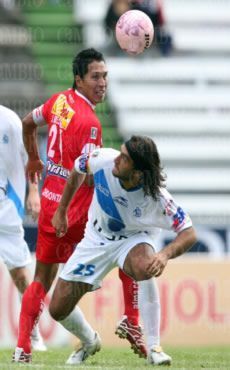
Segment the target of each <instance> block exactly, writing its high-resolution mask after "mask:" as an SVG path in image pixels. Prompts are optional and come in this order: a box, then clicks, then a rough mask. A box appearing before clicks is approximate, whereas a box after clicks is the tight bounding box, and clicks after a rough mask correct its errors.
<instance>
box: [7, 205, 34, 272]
mask: <svg viewBox="0 0 230 370" xmlns="http://www.w3.org/2000/svg"><path fill="white" fill-rule="evenodd" d="M0 258H1V259H2V260H3V262H4V263H5V264H6V266H7V268H8V270H12V269H14V268H17V267H24V266H26V265H28V264H29V263H30V262H31V256H30V251H29V248H28V246H27V244H26V242H25V240H24V230H23V226H22V220H21V218H20V216H19V215H18V212H17V210H16V207H15V205H14V203H13V201H12V200H11V199H8V198H5V199H3V200H1V201H0Z"/></svg>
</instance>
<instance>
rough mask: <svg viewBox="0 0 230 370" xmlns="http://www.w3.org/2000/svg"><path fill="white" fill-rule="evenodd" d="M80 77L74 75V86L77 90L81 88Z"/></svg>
mask: <svg viewBox="0 0 230 370" xmlns="http://www.w3.org/2000/svg"><path fill="white" fill-rule="evenodd" d="M81 81H82V80H81V77H80V76H79V75H76V76H75V83H76V86H77V88H79V87H81Z"/></svg>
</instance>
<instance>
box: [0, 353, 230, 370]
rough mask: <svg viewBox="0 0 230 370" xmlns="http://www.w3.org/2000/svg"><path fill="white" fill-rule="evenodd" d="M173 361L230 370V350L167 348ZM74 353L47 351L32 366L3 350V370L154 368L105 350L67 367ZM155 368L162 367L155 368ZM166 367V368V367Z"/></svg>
mask: <svg viewBox="0 0 230 370" xmlns="http://www.w3.org/2000/svg"><path fill="white" fill-rule="evenodd" d="M165 351H167V352H168V353H169V354H170V355H171V356H172V358H173V363H172V365H171V367H170V370H174V369H184V370H190V369H191V370H196V369H208V370H212V369H217V370H222V369H223V370H224V369H226V370H229V369H230V351H229V348H227V347H209V348H208V347H205V348H165ZM70 353H71V349H69V348H65V349H57V348H55V349H49V350H48V351H47V352H44V353H41V352H40V353H39V352H35V353H34V354H33V362H32V364H15V363H11V355H12V351H11V350H8V349H7V350H1V351H0V369H1V370H18V369H21V370H22V369H28V370H32V369H34V370H35V369H36V370H38V369H43V370H51V369H52V370H58V369H61V370H67V369H68V370H70V369H76V368H78V369H79V368H80V369H82V370H110V369H111V370H135V369H137V370H147V369H150V368H151V367H153V366H151V365H146V361H145V360H144V359H140V358H138V357H137V356H136V355H134V354H133V353H132V351H131V350H129V349H127V348H124V349H122V348H121V349H118V348H115V349H108V348H103V349H102V350H101V351H100V352H99V353H97V354H96V355H94V356H92V357H90V358H88V359H87V360H86V362H85V363H84V364H83V365H81V366H80V367H79V366H69V365H65V360H66V359H67V358H68V356H69V354H70ZM154 368H155V369H156V368H161V369H162V367H156V366H154ZM163 368H164V367H163Z"/></svg>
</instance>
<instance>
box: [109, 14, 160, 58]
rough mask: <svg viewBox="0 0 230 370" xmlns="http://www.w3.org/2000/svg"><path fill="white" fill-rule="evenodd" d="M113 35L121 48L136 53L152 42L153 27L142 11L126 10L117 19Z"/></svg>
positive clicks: (129, 52)
mask: <svg viewBox="0 0 230 370" xmlns="http://www.w3.org/2000/svg"><path fill="white" fill-rule="evenodd" d="M115 35H116V39H117V42H118V44H119V46H120V48H121V49H122V50H124V51H126V52H127V53H128V54H130V55H138V54H141V53H143V51H144V50H145V49H148V48H149V47H150V45H151V44H152V41H153V36H154V28H153V24H152V21H151V19H150V18H149V17H148V16H147V15H146V14H145V13H144V12H141V11H140V10H128V11H127V12H125V13H124V14H122V15H121V16H120V18H119V19H118V21H117V24H116V29H115Z"/></svg>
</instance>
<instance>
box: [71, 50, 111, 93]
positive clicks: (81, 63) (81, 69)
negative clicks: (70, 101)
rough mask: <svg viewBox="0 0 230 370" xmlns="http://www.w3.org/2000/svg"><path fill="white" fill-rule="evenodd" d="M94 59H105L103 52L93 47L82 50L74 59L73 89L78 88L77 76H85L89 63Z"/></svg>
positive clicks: (99, 60)
mask: <svg viewBox="0 0 230 370" xmlns="http://www.w3.org/2000/svg"><path fill="white" fill-rule="evenodd" d="M94 60H96V61H97V62H104V61H105V59H104V57H103V54H102V53H100V52H99V51H97V50H95V49H93V48H90V49H85V50H82V51H80V53H78V54H77V55H76V57H75V58H74V60H73V75H74V81H73V89H76V82H75V76H80V78H83V77H84V76H85V75H86V73H87V72H88V65H89V64H90V63H92V62H93V61H94Z"/></svg>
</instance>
